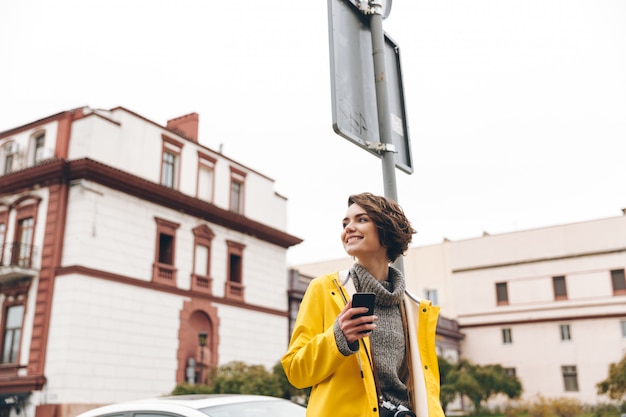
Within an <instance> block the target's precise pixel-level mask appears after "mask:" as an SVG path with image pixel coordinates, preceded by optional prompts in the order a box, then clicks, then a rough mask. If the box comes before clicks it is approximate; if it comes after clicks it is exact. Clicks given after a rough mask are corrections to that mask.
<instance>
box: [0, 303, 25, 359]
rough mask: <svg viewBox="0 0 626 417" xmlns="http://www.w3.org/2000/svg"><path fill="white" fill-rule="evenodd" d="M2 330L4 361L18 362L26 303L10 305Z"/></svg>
mask: <svg viewBox="0 0 626 417" xmlns="http://www.w3.org/2000/svg"><path fill="white" fill-rule="evenodd" d="M4 313H5V321H4V331H3V332H2V363H7V364H8V363H17V360H18V356H17V355H18V353H19V348H20V339H21V335H22V322H23V321H24V305H23V304H16V305H11V306H8V307H7V308H6V309H5V310H4Z"/></svg>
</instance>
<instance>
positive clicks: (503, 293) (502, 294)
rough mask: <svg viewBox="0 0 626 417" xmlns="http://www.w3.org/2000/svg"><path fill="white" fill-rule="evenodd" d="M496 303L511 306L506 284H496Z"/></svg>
mask: <svg viewBox="0 0 626 417" xmlns="http://www.w3.org/2000/svg"><path fill="white" fill-rule="evenodd" d="M496 301H497V304H498V305H499V306H501V305H507V304H509V290H508V288H507V285H506V282H497V283H496Z"/></svg>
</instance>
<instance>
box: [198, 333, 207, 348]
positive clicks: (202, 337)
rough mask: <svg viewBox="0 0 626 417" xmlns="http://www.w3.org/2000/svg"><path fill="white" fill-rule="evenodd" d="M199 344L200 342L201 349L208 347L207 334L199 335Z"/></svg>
mask: <svg viewBox="0 0 626 417" xmlns="http://www.w3.org/2000/svg"><path fill="white" fill-rule="evenodd" d="M198 342H200V346H201V347H205V346H206V332H200V333H198Z"/></svg>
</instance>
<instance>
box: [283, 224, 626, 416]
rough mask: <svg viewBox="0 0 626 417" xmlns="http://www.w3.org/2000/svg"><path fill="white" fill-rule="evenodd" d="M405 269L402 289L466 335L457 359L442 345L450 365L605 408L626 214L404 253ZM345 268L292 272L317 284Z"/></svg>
mask: <svg viewBox="0 0 626 417" xmlns="http://www.w3.org/2000/svg"><path fill="white" fill-rule="evenodd" d="M407 214H408V215H409V217H410V213H407ZM403 263H404V270H405V274H406V276H407V288H408V289H409V290H410V291H412V292H414V293H416V294H419V295H420V296H422V297H424V298H428V299H431V300H432V301H433V302H434V303H435V304H437V305H440V306H441V314H442V316H444V317H447V318H449V319H453V320H455V321H456V322H457V323H458V326H459V330H460V332H461V333H462V334H463V336H464V337H463V338H462V339H461V341H460V351H459V352H458V353H459V354H458V355H457V352H455V350H454V349H446V348H445V344H443V343H442V344H441V347H440V348H439V353H440V354H441V355H442V356H443V357H445V358H446V359H447V360H449V361H452V362H454V361H455V360H456V359H458V358H459V357H463V358H466V359H468V360H470V361H471V362H473V363H476V364H482V365H488V364H500V365H502V366H503V367H504V368H505V370H506V371H507V372H508V373H510V374H511V375H516V376H517V377H518V378H519V379H520V380H521V382H522V385H523V389H524V392H523V395H522V399H527V400H533V399H536V398H537V395H542V396H543V397H547V398H561V397H565V398H573V399H576V400H579V401H581V402H582V403H584V404H598V403H606V402H608V397H606V396H600V395H598V394H597V389H596V384H597V383H598V382H600V381H602V380H603V379H605V378H606V377H607V376H608V370H609V365H610V364H611V363H615V362H619V361H620V360H621V358H622V357H623V356H624V355H625V354H626V282H625V280H624V270H625V268H626V216H619V217H614V218H607V219H600V220H594V221H588V222H581V223H575V224H567V225H559V226H553V227H546V228H540V229H534V230H526V231H520V232H514V233H506V234H500V235H492V236H490V235H487V234H485V235H484V236H482V237H479V238H476V239H468V240H462V241H448V240H445V241H444V242H442V243H441V244H436V245H429V246H423V247H413V248H411V249H409V251H408V253H407V254H406V256H405V257H404V260H403ZM351 264H352V261H351V260H350V259H348V258H346V259H338V260H331V261H328V262H319V263H315V264H307V265H299V266H297V267H295V269H296V270H298V271H299V272H300V273H302V274H307V275H311V276H317V275H319V274H322V273H327V272H329V271H332V270H341V269H344V268H347V267H349V266H350V265H351ZM442 341H443V339H442V337H440V335H438V344H439V343H441V342H442ZM438 347H439V346H438ZM501 400H503V399H502V398H499V399H498V401H501Z"/></svg>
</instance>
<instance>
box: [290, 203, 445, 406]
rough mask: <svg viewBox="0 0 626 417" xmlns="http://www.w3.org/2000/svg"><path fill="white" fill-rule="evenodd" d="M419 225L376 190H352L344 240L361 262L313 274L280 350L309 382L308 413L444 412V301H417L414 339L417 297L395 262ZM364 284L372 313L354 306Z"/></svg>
mask: <svg viewBox="0 0 626 417" xmlns="http://www.w3.org/2000/svg"><path fill="white" fill-rule="evenodd" d="M414 233H415V230H414V229H413V227H412V226H411V223H410V222H409V220H408V219H407V218H406V216H405V215H404V212H403V210H402V208H401V207H400V206H399V205H398V204H397V203H396V202H395V201H393V200H391V199H388V198H385V197H381V196H376V195H374V194H371V193H361V194H355V195H351V196H350V197H349V198H348V209H347V211H346V214H345V217H344V218H343V221H342V230H341V241H342V242H343V246H344V249H345V251H346V253H347V254H348V255H350V256H352V257H353V258H354V259H355V263H354V265H353V267H352V268H350V270H348V271H342V272H333V273H330V274H328V275H324V276H321V277H318V278H315V279H313V280H312V281H311V283H310V284H309V287H308V288H307V290H306V293H305V295H304V297H303V299H302V303H301V305H300V311H299V312H298V317H297V319H296V324H295V327H294V332H293V335H292V337H291V341H290V344H289V348H288V350H287V353H285V355H284V356H283V359H282V364H283V368H284V370H285V374H286V375H287V378H288V379H289V381H290V382H291V383H292V384H293V385H294V386H296V387H297V388H306V387H312V390H311V394H310V398H309V404H308V408H307V415H308V416H320V415H340V416H343V417H350V416H354V417H357V416H358V417H362V416H371V417H378V416H379V415H380V416H382V417H384V416H396V415H397V416H416V415H417V416H419V417H442V416H443V410H442V409H441V405H440V402H439V372H438V364H437V356H436V353H435V344H434V340H435V337H434V336H435V329H436V324H437V317H438V314H439V309H438V308H436V307H433V306H432V305H431V303H430V302H428V301H421V302H420V303H419V311H420V312H421V314H419V316H418V317H419V319H418V321H419V328H420V334H419V338H418V335H417V322H416V321H415V315H414V314H413V313H412V311H413V310H414V309H415V307H416V306H413V304H414V303H415V302H414V301H413V299H412V298H411V296H409V295H408V293H406V291H405V281H404V275H403V273H402V272H401V271H400V270H398V269H396V268H394V267H393V266H391V265H390V263H392V262H394V261H396V259H397V258H398V257H399V256H402V255H403V254H404V253H405V252H406V250H407V249H408V246H409V243H410V242H411V239H412V235H413V234H414ZM362 293H370V294H373V295H374V308H373V310H374V314H373V315H364V313H366V312H368V311H369V310H370V309H371V307H370V308H368V307H357V303H356V298H357V297H356V296H357V294H359V295H360V294H362ZM350 298H352V300H351V299H350ZM353 301H354V304H353ZM359 305H361V304H359ZM409 340H411V342H409ZM415 341H417V342H415ZM422 365H423V367H422ZM411 410H413V411H411Z"/></svg>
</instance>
